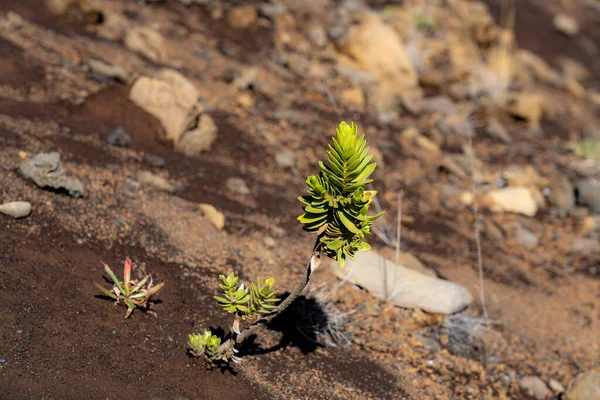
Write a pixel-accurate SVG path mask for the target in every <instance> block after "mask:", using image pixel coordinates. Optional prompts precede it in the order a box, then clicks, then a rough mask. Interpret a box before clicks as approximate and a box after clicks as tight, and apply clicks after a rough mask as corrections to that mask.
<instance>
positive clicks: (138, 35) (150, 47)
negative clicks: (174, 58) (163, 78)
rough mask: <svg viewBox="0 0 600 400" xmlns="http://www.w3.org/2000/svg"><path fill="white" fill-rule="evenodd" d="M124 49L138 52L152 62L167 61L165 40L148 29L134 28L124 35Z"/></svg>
mask: <svg viewBox="0 0 600 400" xmlns="http://www.w3.org/2000/svg"><path fill="white" fill-rule="evenodd" d="M125 47H127V48H128V49H129V50H131V51H135V52H138V53H140V54H142V55H143V56H145V57H147V58H148V59H150V60H152V61H154V62H161V61H164V60H166V59H167V49H166V45H165V40H164V39H163V37H162V36H161V35H160V33H158V32H156V31H155V30H152V29H150V28H148V27H140V28H134V29H130V30H128V31H127V33H126V35H125Z"/></svg>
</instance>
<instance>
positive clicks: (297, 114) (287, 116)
mask: <svg viewBox="0 0 600 400" xmlns="http://www.w3.org/2000/svg"><path fill="white" fill-rule="evenodd" d="M273 118H275V119H278V120H283V121H288V122H290V123H297V124H299V123H301V122H302V121H304V114H303V113H302V112H301V111H298V110H292V109H287V108H280V109H278V110H276V111H275V113H274V114H273Z"/></svg>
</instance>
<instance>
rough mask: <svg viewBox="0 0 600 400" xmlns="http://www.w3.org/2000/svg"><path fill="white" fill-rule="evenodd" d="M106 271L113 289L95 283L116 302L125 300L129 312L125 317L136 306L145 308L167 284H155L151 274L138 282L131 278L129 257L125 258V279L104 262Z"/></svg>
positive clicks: (126, 314) (128, 315)
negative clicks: (120, 278)
mask: <svg viewBox="0 0 600 400" xmlns="http://www.w3.org/2000/svg"><path fill="white" fill-rule="evenodd" d="M103 265H104V271H105V272H106V274H107V275H108V276H109V277H110V279H111V280H112V281H113V283H114V285H113V287H112V289H110V290H108V289H106V288H104V287H103V286H102V285H100V284H98V283H97V282H94V285H96V287H97V288H98V289H100V290H101V291H102V293H104V294H105V295H106V296H108V297H110V298H112V299H114V300H116V302H115V304H120V303H121V302H123V304H125V306H127V312H126V313H125V318H129V317H130V316H131V314H132V313H133V310H134V309H135V308H136V307H139V308H144V307H146V306H147V305H148V302H149V300H150V297H151V296H152V295H155V294H156V293H158V291H159V290H160V289H162V287H163V286H164V285H165V283H164V282H161V283H159V284H158V285H154V284H153V282H152V278H151V277H150V275H146V276H145V277H144V278H143V279H142V280H140V281H139V282H138V280H137V279H131V260H130V259H129V258H127V259H126V260H125V266H124V268H123V281H120V280H119V278H117V276H116V275H115V274H114V272H113V271H112V270H111V269H110V268H109V267H108V265H106V264H104V263H103Z"/></svg>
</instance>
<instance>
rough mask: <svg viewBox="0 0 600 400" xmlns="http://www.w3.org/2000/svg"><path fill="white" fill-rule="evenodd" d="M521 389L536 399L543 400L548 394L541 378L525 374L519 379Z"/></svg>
mask: <svg viewBox="0 0 600 400" xmlns="http://www.w3.org/2000/svg"><path fill="white" fill-rule="evenodd" d="M519 386H520V387H521V391H523V393H524V394H525V395H527V396H531V397H533V398H534V399H536V400H543V399H545V398H546V396H547V395H548V388H547V387H546V384H545V383H544V381H543V380H541V379H540V378H539V377H537V376H525V377H523V378H521V380H520V381H519Z"/></svg>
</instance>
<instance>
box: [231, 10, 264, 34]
mask: <svg viewBox="0 0 600 400" xmlns="http://www.w3.org/2000/svg"><path fill="white" fill-rule="evenodd" d="M257 17H258V12H257V11H256V8H254V7H253V6H251V5H244V6H238V7H234V8H232V9H231V10H229V12H228V13H227V24H228V25H229V26H230V27H232V28H233V29H247V28H249V27H250V26H251V25H252V24H254V22H256V18H257Z"/></svg>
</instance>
